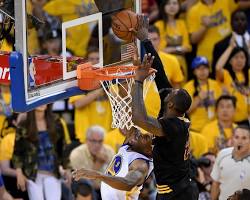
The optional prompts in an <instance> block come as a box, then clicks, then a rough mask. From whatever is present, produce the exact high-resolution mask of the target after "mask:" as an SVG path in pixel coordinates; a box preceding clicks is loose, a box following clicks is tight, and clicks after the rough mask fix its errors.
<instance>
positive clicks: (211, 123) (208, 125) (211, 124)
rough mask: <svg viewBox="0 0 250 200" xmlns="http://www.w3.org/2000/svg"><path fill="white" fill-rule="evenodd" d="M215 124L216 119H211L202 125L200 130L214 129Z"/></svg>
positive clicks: (216, 122)
mask: <svg viewBox="0 0 250 200" xmlns="http://www.w3.org/2000/svg"><path fill="white" fill-rule="evenodd" d="M217 124H218V120H217V119H215V120H213V121H211V122H208V123H207V124H206V125H205V126H204V128H203V129H202V131H203V130H207V129H208V130H210V131H211V130H214V128H215V127H216V126H217ZM211 128H213V129H211Z"/></svg>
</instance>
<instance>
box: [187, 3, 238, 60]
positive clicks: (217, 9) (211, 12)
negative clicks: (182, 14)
mask: <svg viewBox="0 0 250 200" xmlns="http://www.w3.org/2000/svg"><path fill="white" fill-rule="evenodd" d="M237 8H238V4H237V3H235V0H215V1H214V3H213V4H212V5H206V4H205V3H202V1H199V2H197V3H196V4H195V5H194V6H192V7H191V8H190V10H189V11H188V13H187V18H186V20H187V25H188V30H189V33H194V32H196V31H198V30H199V29H200V28H201V27H202V26H203V25H202V17H204V16H209V17H210V18H211V20H212V25H211V27H209V28H208V30H207V31H206V33H205V35H204V37H203V38H202V40H201V41H200V42H199V43H198V45H197V56H205V57H206V58H207V59H208V61H209V62H210V63H211V61H212V54H213V49H214V45H215V44H216V43H217V42H218V41H220V40H222V39H223V38H225V37H226V36H227V35H229V34H230V33H231V23H230V21H231V14H232V13H233V12H234V11H235V10H236V9H237Z"/></svg>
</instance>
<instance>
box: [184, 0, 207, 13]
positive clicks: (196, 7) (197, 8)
mask: <svg viewBox="0 0 250 200" xmlns="http://www.w3.org/2000/svg"><path fill="white" fill-rule="evenodd" d="M202 7H204V5H203V4H202V3H201V2H200V1H198V2H197V3H195V4H194V5H193V6H192V7H191V8H190V9H189V10H188V12H187V14H188V15H192V14H195V15H198V14H199V13H201V12H200V9H201V8H202Z"/></svg>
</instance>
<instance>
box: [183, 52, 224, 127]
mask: <svg viewBox="0 0 250 200" xmlns="http://www.w3.org/2000/svg"><path fill="white" fill-rule="evenodd" d="M192 69H193V73H194V79H193V80H191V81H189V82H188V83H186V85H184V89H186V90H187V91H188V93H189V94H190V96H191V97H192V98H193V101H192V105H191V107H190V109H189V111H188V115H189V117H190V120H191V130H194V131H196V132H200V131H201V129H202V128H203V127H204V126H205V124H206V123H208V122H210V121H211V120H213V119H214V117H215V113H214V109H215V102H216V100H217V98H219V96H220V95H221V88H220V86H219V84H218V83H217V82H216V81H215V80H212V79H210V78H209V63H208V60H207V59H206V58H205V57H196V58H195V59H194V60H193V62H192Z"/></svg>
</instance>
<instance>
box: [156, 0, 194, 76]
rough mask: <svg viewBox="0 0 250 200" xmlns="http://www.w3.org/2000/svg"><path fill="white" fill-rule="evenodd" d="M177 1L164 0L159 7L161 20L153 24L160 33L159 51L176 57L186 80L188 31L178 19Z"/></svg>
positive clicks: (189, 49) (178, 5)
mask: <svg viewBox="0 0 250 200" xmlns="http://www.w3.org/2000/svg"><path fill="white" fill-rule="evenodd" d="M180 6H181V5H180V1H179V0H164V1H162V3H161V6H160V15H161V17H162V19H161V20H159V21H157V22H156V23H155V26H156V27H157V28H158V29H159V31H160V36H161V41H160V49H161V50H163V51H164V52H166V53H170V54H173V55H175V56H176V57H177V59H178V61H179V62H180V65H181V67H182V70H183V73H184V76H185V80H187V70H188V69H187V64H186V60H185V53H187V52H190V51H191V45H190V42H189V35H188V30H187V27H186V24H185V21H184V20H182V19H178V15H179V13H180Z"/></svg>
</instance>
